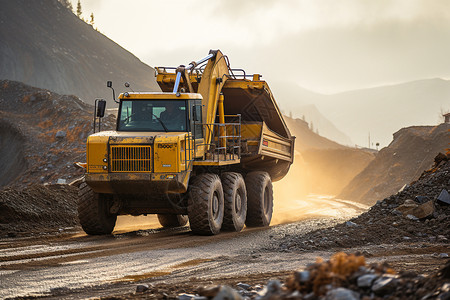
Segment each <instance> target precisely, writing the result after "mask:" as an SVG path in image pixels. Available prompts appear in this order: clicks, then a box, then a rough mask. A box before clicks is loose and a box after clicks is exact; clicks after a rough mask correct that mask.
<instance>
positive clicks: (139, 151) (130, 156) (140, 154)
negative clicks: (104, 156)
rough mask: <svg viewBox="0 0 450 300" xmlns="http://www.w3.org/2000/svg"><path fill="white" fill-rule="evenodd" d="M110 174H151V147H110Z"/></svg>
mask: <svg viewBox="0 0 450 300" xmlns="http://www.w3.org/2000/svg"><path fill="white" fill-rule="evenodd" d="M110 150H111V151H110V156H111V172H151V170H152V147H151V146H122V145H111V148H110Z"/></svg>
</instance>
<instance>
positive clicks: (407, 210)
mask: <svg viewBox="0 0 450 300" xmlns="http://www.w3.org/2000/svg"><path fill="white" fill-rule="evenodd" d="M416 207H418V205H417V203H416V202H414V200H411V199H407V200H405V203H403V204H402V205H400V206H399V207H397V210H398V211H400V212H401V213H402V214H403V215H408V214H411V211H412V210H413V209H414V208H416Z"/></svg>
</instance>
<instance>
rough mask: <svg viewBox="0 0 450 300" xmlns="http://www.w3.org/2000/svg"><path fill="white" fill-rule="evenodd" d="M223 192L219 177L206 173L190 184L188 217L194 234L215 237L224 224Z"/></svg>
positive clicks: (195, 178) (194, 178)
mask: <svg viewBox="0 0 450 300" xmlns="http://www.w3.org/2000/svg"><path fill="white" fill-rule="evenodd" d="M223 213H224V206H223V190H222V183H221V182H220V178H219V176H217V175H215V174H210V173H205V174H200V175H198V176H196V177H193V178H192V179H191V181H190V183H189V198H188V216H189V223H190V225H191V230H192V232H194V233H196V234H201V235H213V234H218V233H219V232H220V228H221V227H222V222H223Z"/></svg>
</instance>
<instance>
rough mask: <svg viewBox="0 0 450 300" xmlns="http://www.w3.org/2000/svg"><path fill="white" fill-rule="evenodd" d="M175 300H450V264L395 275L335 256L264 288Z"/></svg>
mask: <svg viewBox="0 0 450 300" xmlns="http://www.w3.org/2000/svg"><path fill="white" fill-rule="evenodd" d="M178 299H183V300H188V299H196V300H207V299H214V300H219V299H258V300H269V299H270V300H277V299H309V300H315V299H317V300H319V299H324V300H344V299H345V300H358V299H367V300H368V299H439V300H444V299H450V261H449V262H448V263H447V264H446V265H445V266H444V267H443V268H442V269H441V270H439V271H438V272H437V273H436V274H433V275H431V276H428V277H425V276H422V275H419V274H416V273H414V272H401V273H396V272H395V271H394V270H393V269H391V268H389V267H388V266H387V265H385V264H372V265H370V266H368V265H366V263H365V259H364V257H363V256H359V255H353V254H350V255H347V254H345V253H342V252H340V253H337V254H335V255H333V256H332V257H331V258H330V260H329V261H323V260H322V259H318V260H317V261H316V263H314V264H310V265H309V266H308V267H307V268H306V269H305V270H302V271H299V272H295V273H294V274H292V275H291V276H290V277H288V279H287V280H286V282H285V283H284V284H282V283H281V282H280V281H278V280H271V281H269V282H268V284H267V285H266V286H265V287H252V286H250V285H247V284H244V283H239V284H237V285H236V288H235V289H233V288H231V287H228V286H216V287H213V288H200V289H199V290H198V294H196V295H193V294H181V295H179V297H178Z"/></svg>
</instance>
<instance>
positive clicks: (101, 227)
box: [78, 182, 117, 235]
mask: <svg viewBox="0 0 450 300" xmlns="http://www.w3.org/2000/svg"><path fill="white" fill-rule="evenodd" d="M110 206H111V201H110V199H108V197H106V195H104V194H98V193H95V192H94V191H93V190H92V189H91V187H90V186H88V185H87V184H86V182H83V183H81V184H80V188H79V190H78V218H79V219H80V224H81V227H83V230H84V231H85V232H86V233H87V234H91V235H101V234H110V233H111V232H112V231H113V229H114V226H115V225H116V220H117V215H115V214H111V213H110V212H109V208H110Z"/></svg>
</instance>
